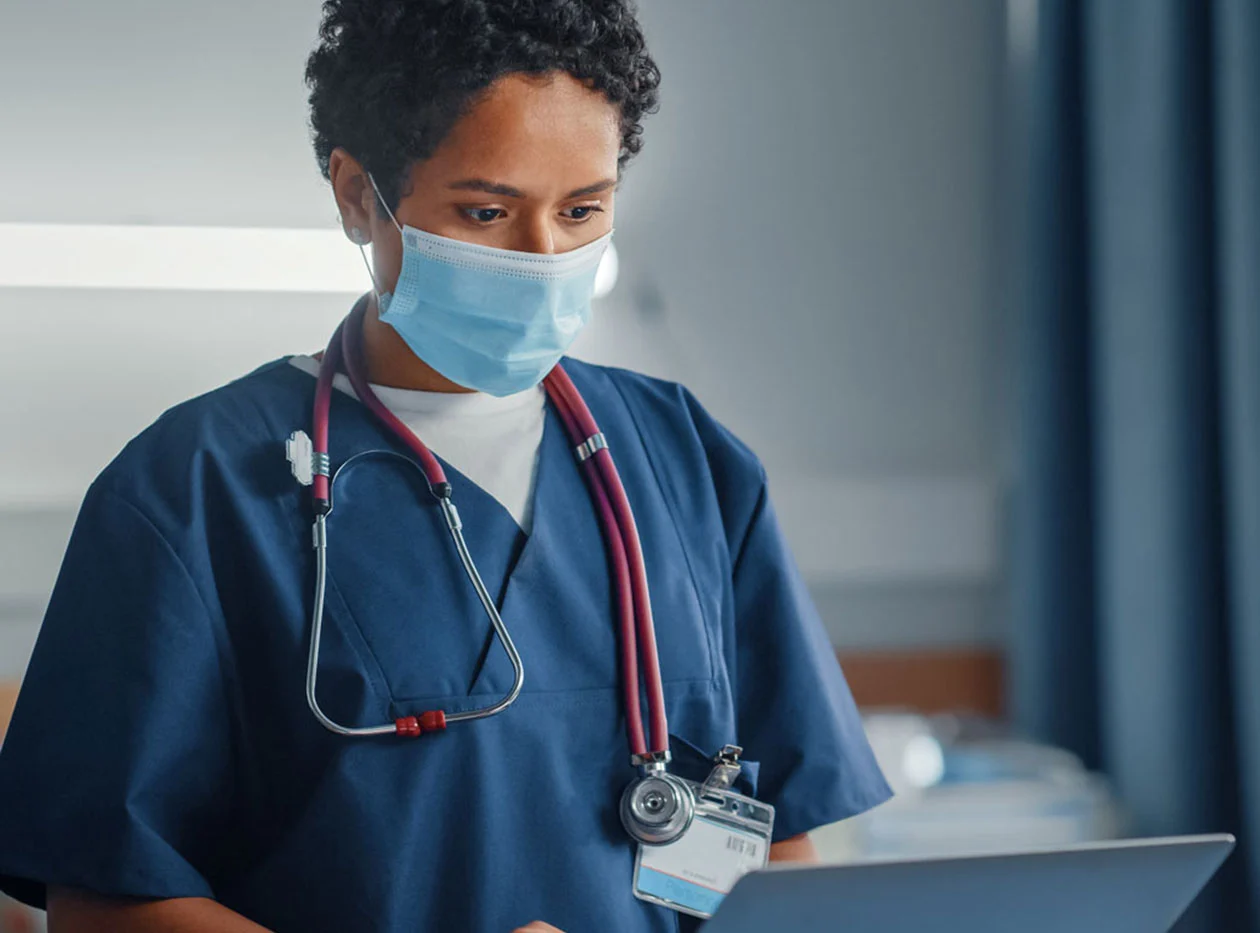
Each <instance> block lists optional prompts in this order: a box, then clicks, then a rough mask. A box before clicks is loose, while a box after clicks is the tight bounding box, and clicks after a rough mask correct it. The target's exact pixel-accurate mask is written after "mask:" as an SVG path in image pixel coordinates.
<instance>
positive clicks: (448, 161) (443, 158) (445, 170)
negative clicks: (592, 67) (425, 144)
mask: <svg viewBox="0 0 1260 933" xmlns="http://www.w3.org/2000/svg"><path fill="white" fill-rule="evenodd" d="M620 151H621V119H620V113H619V111H618V108H617V107H616V105H614V104H612V103H610V102H609V100H608V99H607V98H606V97H604V95H603V94H601V93H600V92H598V91H593V90H591V89H590V88H588V87H586V86H585V85H583V84H582V83H581V82H579V81H577V80H576V79H574V78H573V77H571V76H569V75H567V74H563V73H556V74H549V75H540V76H530V75H508V76H506V77H504V78H500V79H499V80H498V81H496V82H495V83H494V84H492V85H491V86H490V87H489V88H487V89H486V91H485V92H484V93H483V94H482V95H481V96H480V97H479V98H478V99H477V101H476V103H475V104H474V105H473V106H472V108H471V109H470V110H469V111H468V113H467V114H465V115H464V116H463V117H462V118H461V119H460V120H459V121H458V122H457V123H456V124H455V126H454V127H453V128H452V130H451V132H450V133H449V134H448V136H447V137H446V139H444V140H443V141H442V144H441V145H440V146H439V147H438V148H437V150H436V151H435V152H434V153H433V155H432V157H430V158H429V159H427V160H425V162H423V163H421V164H420V165H418V166H417V167H416V168H417V169H418V170H419V171H420V172H421V173H422V174H423V176H425V177H426V179H427V180H428V181H433V180H435V178H436V177H442V178H446V179H448V180H453V179H454V178H455V177H456V176H458V177H459V178H485V179H489V180H492V181H495V182H502V183H505V184H513V183H515V184H517V185H518V186H519V187H521V188H522V189H526V190H531V191H532V190H534V189H542V188H548V187H553V186H554V188H556V189H564V190H572V189H573V188H577V187H581V186H583V185H587V184H591V183H593V182H596V181H599V180H601V179H604V178H615V177H616V175H617V156H618V155H619V154H620Z"/></svg>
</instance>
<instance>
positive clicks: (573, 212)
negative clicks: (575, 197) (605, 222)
mask: <svg viewBox="0 0 1260 933" xmlns="http://www.w3.org/2000/svg"><path fill="white" fill-rule="evenodd" d="M603 212H604V209H603V208H602V207H600V206H599V205H598V204H579V205H577V206H576V207H570V208H568V209H567V210H565V211H562V212H561V213H563V214H564V216H565V217H567V218H569V220H574V221H577V222H578V223H581V222H582V221H584V220H590V218H591V215H592V214H602V213H603Z"/></svg>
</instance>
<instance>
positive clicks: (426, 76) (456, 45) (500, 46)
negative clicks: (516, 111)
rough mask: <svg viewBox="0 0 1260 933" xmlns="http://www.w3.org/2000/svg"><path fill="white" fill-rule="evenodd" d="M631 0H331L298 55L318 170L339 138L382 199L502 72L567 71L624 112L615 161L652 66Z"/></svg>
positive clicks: (639, 128)
mask: <svg viewBox="0 0 1260 933" xmlns="http://www.w3.org/2000/svg"><path fill="white" fill-rule="evenodd" d="M635 13H636V11H635V7H634V4H633V0H327V2H326V3H324V5H323V21H322V23H321V25H320V30H319V45H318V46H317V47H316V49H315V51H313V52H312V53H311V56H310V58H309V59H308V60H307V63H306V83H307V85H308V87H309V88H310V106H311V132H312V136H313V138H314V143H315V156H316V158H317V159H318V160H319V166H320V170H321V171H322V172H323V173H324V177H325V178H327V177H328V157H329V156H330V155H331V154H332V151H333V149H335V148H337V147H339V146H340V147H343V148H344V149H346V151H348V152H349V153H350V154H351V155H353V156H354V157H355V158H357V159H358V160H359V161H360V162H361V163H362V164H363V165H364V166H365V167H366V168H367V169H368V171H370V172H371V173H372V175H373V177H374V178H375V179H376V180H377V182H378V184H379V185H380V188H381V194H382V196H383V197H384V199H385V201H386V203H387V204H389V205H390V208H391V209H393V208H394V207H396V206H397V204H398V201H399V200H400V199H401V197H402V195H403V191H402V185H403V181H404V179H405V177H406V173H407V171H408V169H409V168H410V166H411V165H412V163H414V162H415V161H417V160H421V159H425V158H428V157H429V156H430V155H432V154H433V151H434V150H435V149H436V148H437V146H438V145H439V144H440V143H441V142H442V140H443V139H444V138H445V137H446V135H447V134H448V133H449V132H450V130H451V128H452V127H453V126H454V124H455V123H456V121H457V120H458V119H459V118H460V117H461V116H462V115H463V114H464V113H466V112H467V111H468V109H469V108H470V106H471V105H472V104H473V103H474V102H475V101H476V99H477V96H478V95H479V94H480V93H481V92H482V91H484V90H485V89H486V88H487V87H489V86H490V85H491V84H493V83H494V82H495V81H496V80H497V79H498V78H500V77H502V76H504V75H508V74H516V73H526V74H543V73H546V72H549V71H564V72H567V73H568V74H570V75H572V76H573V77H574V78H577V79H578V80H579V81H582V82H584V83H585V84H586V85H587V86H588V87H591V88H593V89H594V90H597V91H601V92H603V94H604V95H605V96H606V97H607V98H608V100H609V101H610V102H612V103H613V104H616V105H617V106H618V107H619V108H620V110H621V126H622V134H621V152H620V158H619V164H620V165H622V166H624V165H625V163H626V161H627V160H628V159H629V158H630V157H631V156H632V155H634V154H635V153H637V152H638V151H639V149H640V148H642V145H643V141H642V133H643V124H642V119H643V116H644V115H645V114H647V113H650V112H651V111H653V110H655V109H656V104H657V88H658V87H659V85H660V77H661V76H660V71H659V69H657V67H656V63H655V62H653V61H652V59H651V57H650V56H649V55H648V53H647V49H646V46H645V43H644V40H643V32H642V30H641V29H640V27H639V23H638V20H637V19H636V15H635Z"/></svg>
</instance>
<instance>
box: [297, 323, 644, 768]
mask: <svg viewBox="0 0 1260 933" xmlns="http://www.w3.org/2000/svg"><path fill="white" fill-rule="evenodd" d="M366 306H367V303H366V302H362V303H361V304H360V305H359V307H357V308H355V310H354V311H352V312H351V313H350V314H349V316H347V318H346V319H345V320H344V321H342V323H341V324H340V325H338V327H337V330H336V331H335V332H334V333H333V336H332V339H331V340H330V341H329V343H328V348H327V349H326V350H325V351H324V356H323V359H322V361H321V363H320V369H319V377H318V380H317V382H316V386H315V404H314V417H313V434H314V437H313V438H312V447H313V448H314V452H315V456H316V457H317V458H321V457H322V458H323V459H324V460H325V462H326V461H327V456H328V451H329V421H330V417H329V413H330V410H331V407H332V391H333V377H334V376H335V375H336V373H337V372H338V371H339V370H343V369H344V371H345V374H346V376H347V378H348V379H349V380H350V384H351V386H352V387H353V389H354V391H355V394H356V395H357V396H358V398H359V400H360V401H361V402H362V403H363V404H364V406H366V407H367V409H368V410H369V411H371V412H372V414H373V415H374V416H375V417H376V418H377V419H378V420H379V421H380V422H381V423H382V424H383V425H384V426H385V427H386V428H388V429H389V431H390V433H392V434H393V435H394V436H395V437H397V438H398V439H399V440H400V441H401V442H402V443H404V444H405V445H406V446H407V448H408V449H409V450H410V451H411V452H412V453H413V454H414V455H415V456H416V458H417V460H418V461H419V464H420V467H421V469H422V471H423V472H424V475H425V478H426V479H427V480H428V482H429V486H430V489H431V490H432V491H433V492H434V495H439V493H438V491H437V490H439V489H445V490H446V493H445V494H446V495H447V496H449V489H450V487H449V483H448V481H447V478H446V473H445V471H444V470H443V469H442V465H441V463H440V462H439V461H438V459H437V457H435V456H434V455H433V453H432V452H431V451H430V450H429V448H428V447H427V446H425V444H424V442H423V441H422V440H420V438H419V437H417V436H416V434H415V433H414V432H413V431H411V430H410V429H409V428H408V427H407V426H406V425H405V424H404V423H403V422H402V421H401V420H399V419H398V418H397V417H396V416H395V415H394V413H393V412H391V411H390V410H389V409H388V408H387V407H386V406H385V404H384V403H383V402H381V400H380V399H379V398H378V397H377V395H376V393H375V392H374V391H373V390H372V387H371V385H370V384H369V382H368V380H367V375H366V373H365V372H364V370H363V352H362V324H363V316H364V313H365V311H366ZM543 386H544V388H545V389H546V391H547V396H548V398H549V399H550V400H551V403H552V405H554V406H555V409H556V412H557V413H558V414H559V416H560V420H561V421H562V422H563V424H564V427H565V431H566V432H567V434H568V435H569V439H570V441H571V442H572V443H573V446H574V448H575V449H579V448H581V447H582V446H583V445H584V444H586V443H587V441H589V440H591V439H593V438H596V437H599V438H601V439H602V437H603V435H602V433H601V432H600V430H599V425H598V424H597V423H596V422H595V418H594V416H592V415H591V412H590V409H589V408H588V407H587V405H586V402H585V401H584V400H583V398H582V396H581V393H579V392H578V390H577V387H576V386H575V385H574V384H573V381H572V380H571V379H570V378H569V375H568V373H566V372H565V371H564V369H563V368H561V367H560V366H559V365H557V366H556V367H555V368H554V369H553V370H552V371H551V372H550V373H549V374H548V375H547V377H546V379H544V380H543ZM582 468H583V473H584V474H585V476H586V479H587V484H588V486H589V488H590V493H591V500H592V503H593V505H594V507H595V511H596V514H597V515H598V517H599V520H600V525H601V526H602V530H603V533H604V543H605V547H606V548H607V551H608V561H609V569H610V573H611V577H612V583H613V591H614V605H615V610H616V615H617V623H618V625H617V628H618V635H619V638H618V641H619V649H620V655H621V658H620V660H621V665H620V668H621V679H622V687H623V699H624V705H625V715H626V732H627V737H628V741H629V745H630V751H631V754H633V755H635V756H636V757H647V756H649V755H663V754H664V753H666V752H667V751H668V749H669V727H668V724H667V722H666V715H665V693H664V689H663V687H662V684H661V671H660V660H659V657H658V654H657V649H656V634H655V627H654V623H653V619H652V606H651V597H650V593H649V590H648V580H647V570H646V567H645V565H644V560H643V547H642V544H641V542H640V539H639V532H638V528H637V526H636V524H635V521H634V513H633V511H632V510H631V507H630V500H629V497H627V495H626V491H625V487H624V486H623V485H622V483H621V477H620V475H619V474H618V472H617V467H616V464H615V463H614V462H613V458H612V454H611V453H610V452H609V451H608V448H607V447H606V446H601V447H599V448H598V449H595V450H594V452H593V453H590V455H589V456H586V457H584V458H583V459H582ZM330 493H331V490H330V480H329V475H328V473H327V471H324V472H319V473H317V474H316V475H315V476H314V477H313V481H312V494H313V497H314V500H315V507H316V510H317V512H320V511H322V512H327V510H328V507H329V503H330V501H331V500H330ZM640 662H641V663H642V668H643V671H642V674H643V681H644V686H645V688H646V694H647V706H648V717H649V731H650V736H651V744H650V746H649V743H648V741H647V739H646V738H645V736H644V730H643V716H642V706H641V703H642V699H641V696H640V689H639V674H640V672H639V665H640Z"/></svg>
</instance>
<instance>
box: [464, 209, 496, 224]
mask: <svg viewBox="0 0 1260 933" xmlns="http://www.w3.org/2000/svg"><path fill="white" fill-rule="evenodd" d="M503 213H504V211H503V208H501V207H466V208H464V214H465V215H466V216H467V217H468V218H469V219H470V220H473V221H475V222H477V223H479V224H489V223H494V222H495V221H496V220H498V219H499V218H500V217H502V216H503Z"/></svg>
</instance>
